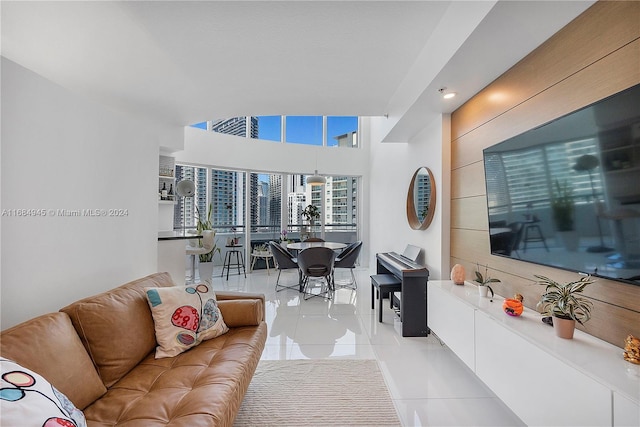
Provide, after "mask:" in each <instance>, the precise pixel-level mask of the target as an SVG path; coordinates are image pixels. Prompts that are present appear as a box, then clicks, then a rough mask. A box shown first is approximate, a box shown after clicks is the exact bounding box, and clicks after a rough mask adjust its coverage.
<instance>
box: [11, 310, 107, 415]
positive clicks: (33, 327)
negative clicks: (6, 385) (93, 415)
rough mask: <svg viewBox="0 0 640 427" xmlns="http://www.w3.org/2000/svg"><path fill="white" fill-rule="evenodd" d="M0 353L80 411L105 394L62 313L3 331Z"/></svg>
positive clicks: (35, 319) (75, 335)
mask: <svg viewBox="0 0 640 427" xmlns="http://www.w3.org/2000/svg"><path fill="white" fill-rule="evenodd" d="M0 354H1V355H2V357H5V358H7V359H11V360H15V361H16V362H18V363H19V364H20V365H22V366H24V367H25V368H28V369H31V370H32V371H35V372H37V373H39V374H40V375H42V376H43V377H45V378H47V380H49V381H50V382H51V384H53V385H54V386H55V387H56V388H57V389H58V390H60V392H61V393H63V394H64V395H65V396H67V397H68V398H69V399H70V400H71V401H72V402H73V404H74V405H75V406H77V407H78V408H80V409H84V408H85V407H87V406H88V405H90V404H91V403H93V401H95V400H96V399H98V398H99V397H100V396H102V395H103V394H104V393H106V391H107V389H106V388H105V386H104V384H103V383H102V381H101V380H100V377H99V376H98V373H97V372H96V369H95V367H94V366H93V363H92V362H91V359H90V358H89V355H88V354H87V351H86V350H85V348H84V347H83V345H82V342H80V338H79V337H78V335H77V334H76V331H75V329H74V328H73V325H72V324H71V320H70V319H69V316H67V315H66V314H64V313H50V314H45V315H43V316H39V317H36V318H34V319H31V320H28V321H26V322H24V323H21V324H19V325H16V326H14V327H12V328H9V329H7V330H5V331H2V335H0Z"/></svg>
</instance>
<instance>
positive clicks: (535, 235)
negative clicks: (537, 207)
mask: <svg viewBox="0 0 640 427" xmlns="http://www.w3.org/2000/svg"><path fill="white" fill-rule="evenodd" d="M539 222H540V220H539V219H538V220H532V221H525V223H524V237H523V239H522V241H523V242H524V249H523V250H522V251H523V252H527V243H529V242H542V244H543V245H544V248H545V249H546V250H547V252H549V248H548V247H547V242H546V241H545V239H544V235H543V234H542V229H541V228H540V226H539V225H538V223H539ZM516 249H517V248H516Z"/></svg>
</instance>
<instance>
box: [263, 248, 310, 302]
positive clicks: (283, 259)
mask: <svg viewBox="0 0 640 427" xmlns="http://www.w3.org/2000/svg"><path fill="white" fill-rule="evenodd" d="M269 248H271V254H272V255H273V258H274V260H275V264H276V268H277V269H278V278H277V279H276V292H280V291H281V290H283V289H298V291H302V274H301V273H300V270H299V269H298V259H297V258H296V257H294V256H293V254H292V253H291V252H289V251H288V250H286V249H285V248H283V247H282V245H280V244H279V243H276V242H274V241H273V240H272V241H270V242H269ZM294 268H295V269H296V270H298V283H297V284H296V286H283V285H281V284H280V273H282V270H290V269H294Z"/></svg>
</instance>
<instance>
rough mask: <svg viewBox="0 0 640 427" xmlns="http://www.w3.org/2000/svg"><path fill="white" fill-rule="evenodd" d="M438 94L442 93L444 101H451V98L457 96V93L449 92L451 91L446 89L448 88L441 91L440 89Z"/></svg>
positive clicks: (442, 88)
mask: <svg viewBox="0 0 640 427" xmlns="http://www.w3.org/2000/svg"><path fill="white" fill-rule="evenodd" d="M438 92H440V93H441V94H442V97H443V98H444V99H451V98H453V97H454V96H456V93H455V92H449V91H447V88H446V87H441V88H440V89H438Z"/></svg>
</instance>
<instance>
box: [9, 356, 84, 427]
mask: <svg viewBox="0 0 640 427" xmlns="http://www.w3.org/2000/svg"><path fill="white" fill-rule="evenodd" d="M0 414H2V425H3V426H4V425H6V426H38V427H86V425H87V423H86V421H85V419H84V415H83V413H82V411H80V410H79V409H78V408H76V407H75V406H73V403H71V401H70V400H69V399H67V397H66V396H65V395H64V394H62V393H60V392H59V391H58V390H56V388H55V387H54V386H52V385H51V384H49V382H48V381H47V380H45V379H44V378H42V376H41V375H39V374H36V373H35V372H33V371H31V370H29V369H26V368H24V367H22V366H20V365H19V364H17V363H16V362H14V361H12V360H8V359H4V358H0Z"/></svg>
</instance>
